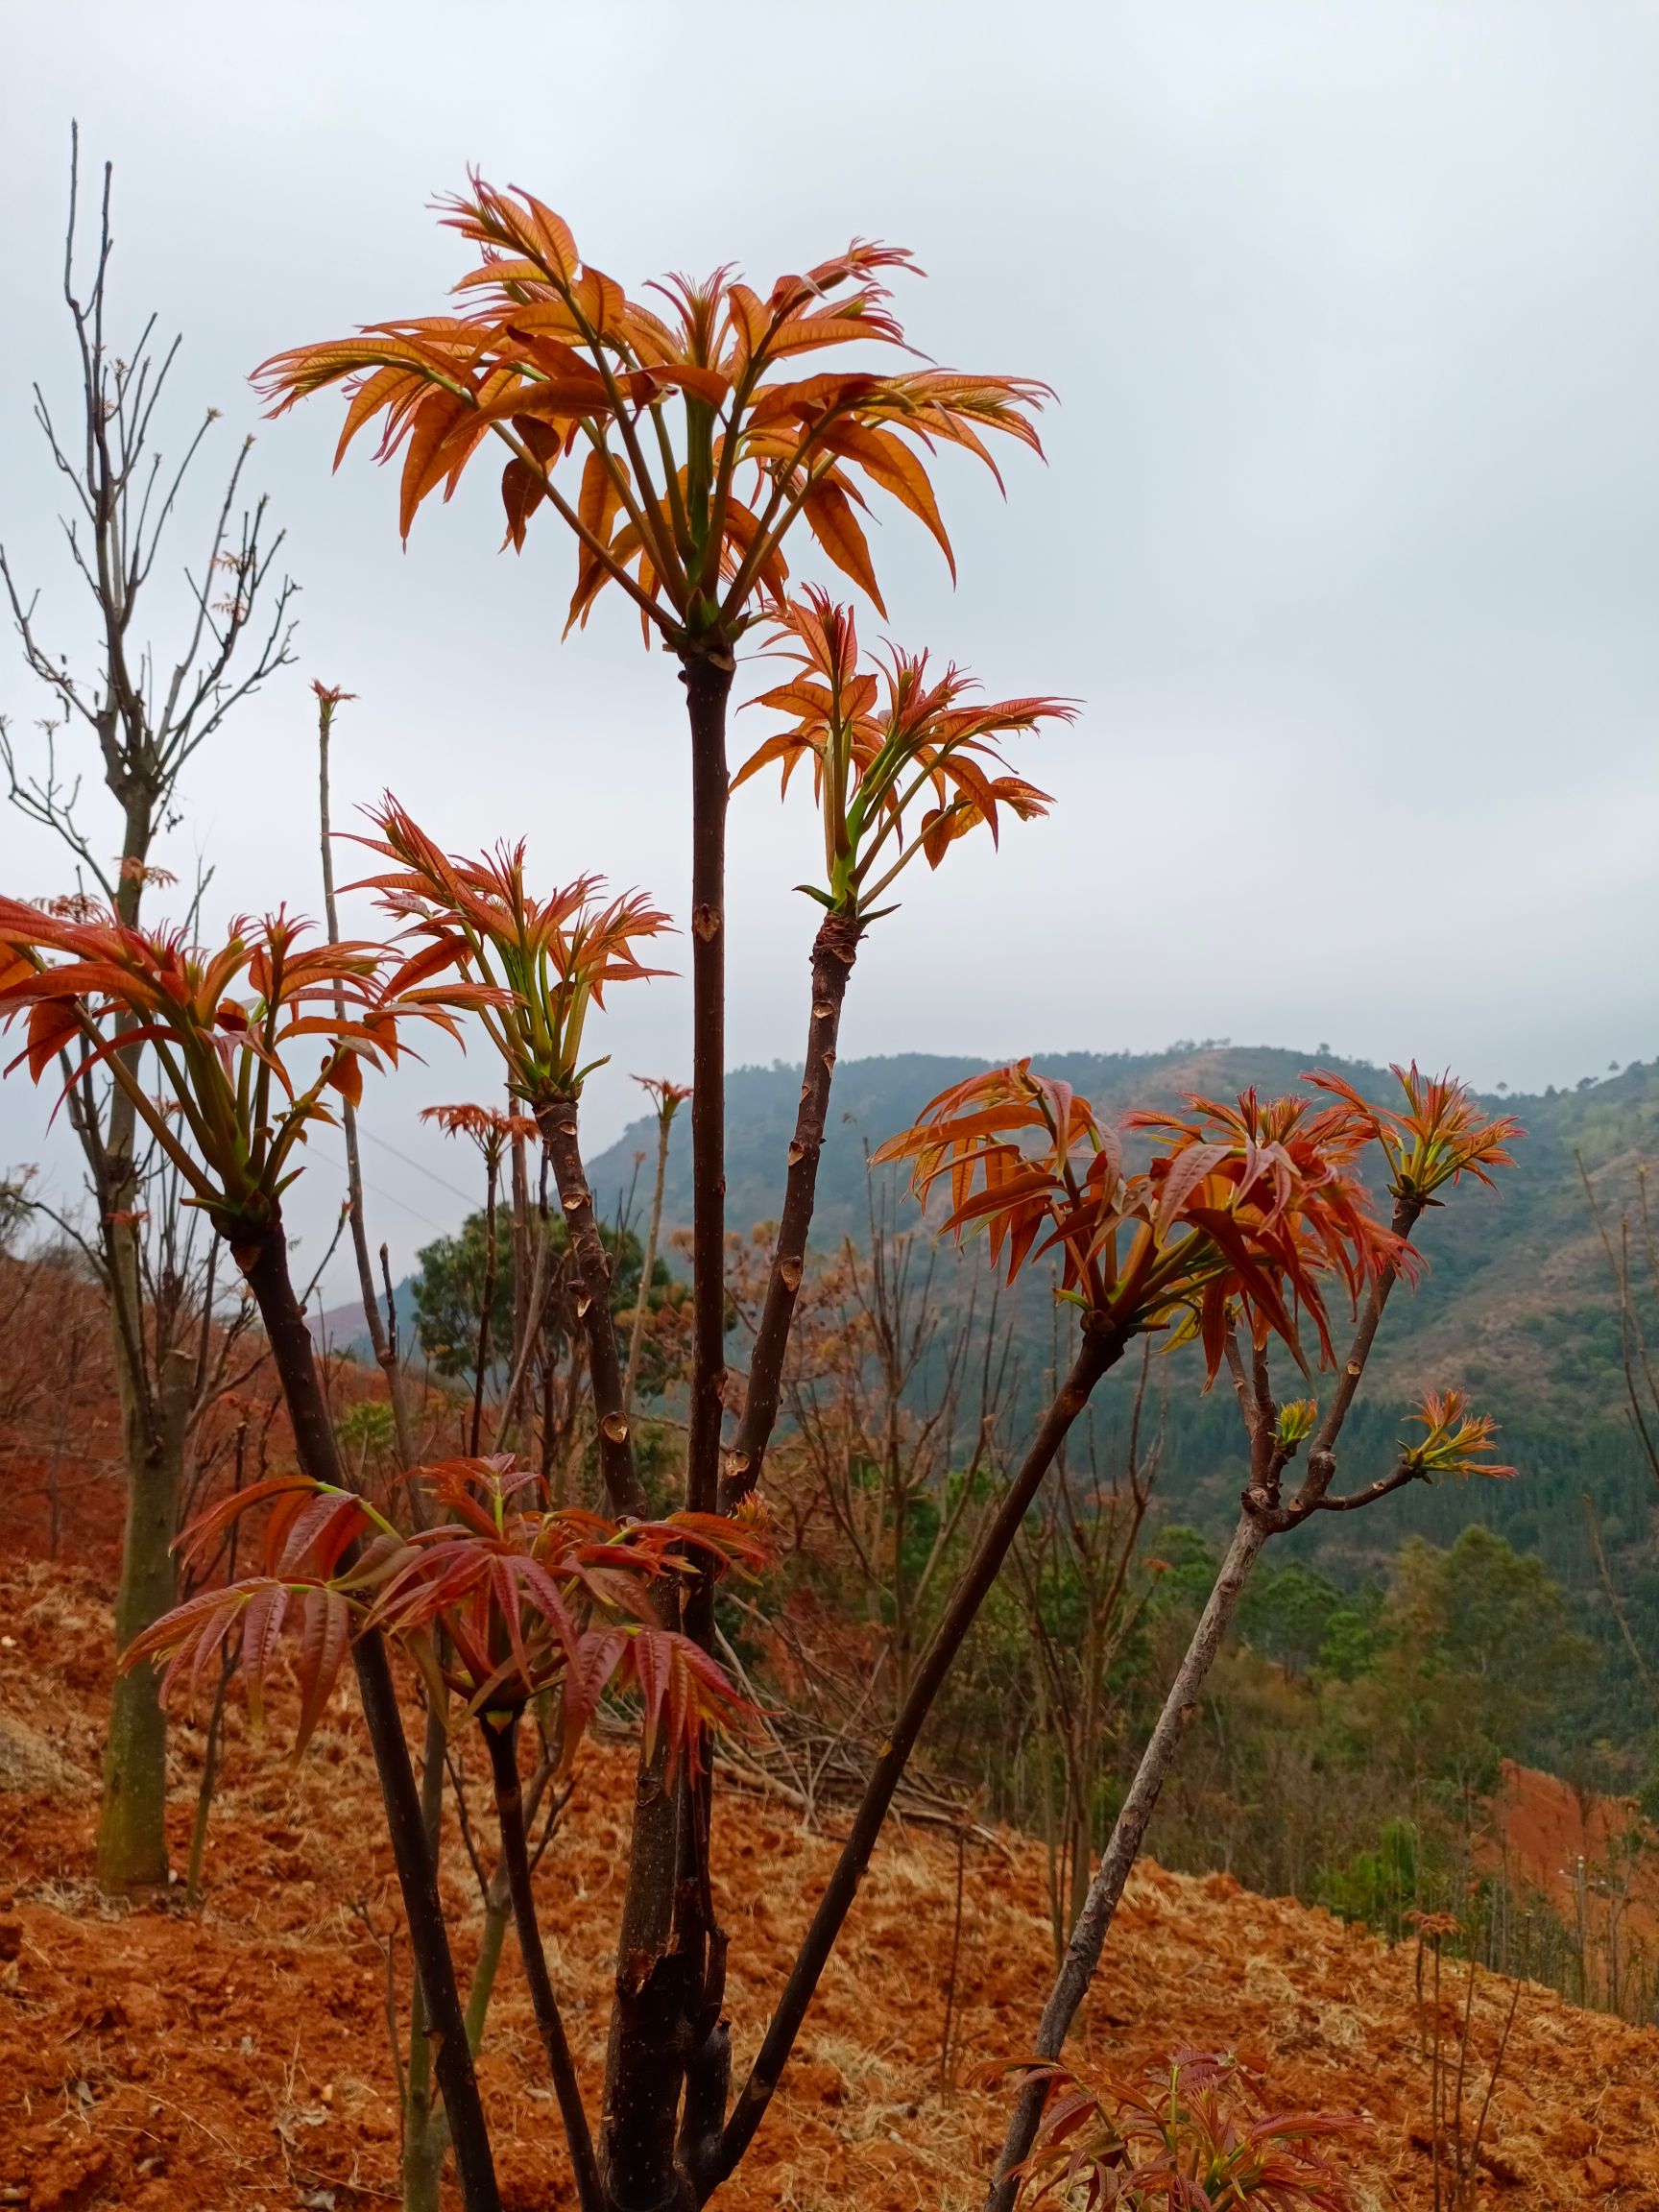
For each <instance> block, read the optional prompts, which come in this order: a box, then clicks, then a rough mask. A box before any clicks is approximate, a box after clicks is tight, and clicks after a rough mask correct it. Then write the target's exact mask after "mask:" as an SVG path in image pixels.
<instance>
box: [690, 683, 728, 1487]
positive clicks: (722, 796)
mask: <svg viewBox="0 0 1659 2212" xmlns="http://www.w3.org/2000/svg"><path fill="white" fill-rule="evenodd" d="M681 674H682V677H683V679H684V681H685V709H686V712H687V714H688V715H689V717H690V722H691V995H692V1041H691V1276H692V1286H693V1292H694V1305H693V1309H692V1352H691V1407H690V1436H689V1440H688V1443H687V1447H686V1479H685V1503H686V1504H687V1505H688V1506H689V1507H690V1508H691V1510H692V1511H693V1512H694V1513H712V1512H713V1510H714V1506H715V1503H716V1498H717V1494H718V1490H719V1482H720V1419H721V1414H722V1412H723V1411H724V1408H725V1396H726V797H727V789H728V779H727V774H726V703H727V701H728V699H729V698H730V697H731V693H732V676H733V666H732V662H731V661H730V660H722V661H714V660H709V658H707V657H706V656H698V657H694V658H690V659H687V660H686V661H685V664H684V666H683V668H682V670H681Z"/></svg>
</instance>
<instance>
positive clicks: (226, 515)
mask: <svg viewBox="0 0 1659 2212" xmlns="http://www.w3.org/2000/svg"><path fill="white" fill-rule="evenodd" d="M70 149H71V150H70V169H69V218H68V224H67V228H66V232H65V239H64V252H63V297H64V301H65V303H66V305H67V307H68V310H69V318H70V322H71V325H72V326H73V329H74V333H75V344H76V350H77V354H78V358H79V363H80V372H81V377H80V390H79V393H78V395H77V398H76V402H75V408H74V429H73V431H70V430H67V429H60V421H59V418H58V417H57V416H55V415H54V412H53V409H52V407H51V405H50V403H49V402H48V400H47V398H46V396H45V393H44V391H43V390H42V389H41V387H40V386H39V385H36V387H35V418H36V421H37V422H38V424H39V426H40V429H41V432H42V434H43V436H44V438H45V441H46V445H47V449H48V451H49V453H50V454H51V457H52V462H53V465H54V467H55V468H56V469H57V471H58V474H59V476H60V479H61V481H62V484H63V485H64V486H65V487H66V488H67V489H66V492H65V500H66V511H65V513H64V514H63V516H62V528H63V540H64V544H65V546H66V547H67V551H68V556H69V561H70V563H71V565H72V566H73V568H74V570H75V572H76V574H77V575H78V576H79V578H80V580H81V583H82V585H83V586H84V589H85V590H86V592H87V593H88V595H89V596H90V598H91V601H92V606H93V610H94V628H95V633H96V637H97V644H96V647H95V650H94V665H93V667H92V668H91V670H90V671H89V672H86V673H82V672H78V671H76V670H75V669H74V668H73V667H72V665H71V662H70V660H69V659H68V657H67V656H66V655H64V654H63V653H61V652H60V651H58V650H56V649H54V648H53V647H52V646H50V645H49V644H48V643H47V641H46V638H45V635H44V633H43V630H42V628H41V625H40V622H39V619H38V612H37V611H38V605H39V601H38V594H37V593H28V594H27V595H26V593H25V590H24V589H23V588H22V587H21V586H20V585H19V583H18V579H17V575H16V572H15V569H14V567H13V565H12V562H11V560H10V559H9V558H8V556H7V553H6V551H5V549H4V548H3V547H0V582H3V583H4V585H5V589H6V593H7V597H8V599H9V601H10V604H11V608H12V618H13V621H14V622H15V624H16V629H17V635H18V637H19V638H20V640H21V643H22V651H23V659H24V662H25V665H26V666H27V668H28V669H29V671H30V673H31V674H32V675H33V676H34V677H35V678H36V680H37V681H38V682H39V683H40V684H41V685H43V686H44V688H45V689H46V691H47V693H48V695H49V697H50V700H51V702H52V705H51V709H50V711H49V712H48V714H47V715H46V716H45V718H44V719H43V721H42V722H41V723H40V725H39V727H40V729H41V732H42V740H41V742H39V743H37V744H36V745H32V746H31V747H30V748H29V749H28V750H27V752H26V751H25V749H24V748H23V746H22V744H21V743H20V742H19V740H18V739H17V738H16V737H15V736H14V734H13V733H12V730H11V728H10V727H9V726H8V725H7V724H6V723H5V722H4V721H0V765H3V766H4V769H5V773H6V777H7V782H8V786H9V793H10V797H11V800H12V805H14V806H15V807H16V808H17V809H18V811H19V812H20V813H22V814H23V815H24V816H26V817H27V818H28V819H29V820H31V821H33V822H35V823H36V824H38V825H39V826H40V827H42V828H43V829H47V830H49V831H50V832H51V833H52V834H53V835H54V836H55V837H56V838H57V839H58V840H59V841H60V844H62V845H63V846H66V847H67V849H68V851H69V853H70V854H71V856H72V860H73V864H74V874H75V878H76V884H77V896H79V897H81V898H87V899H90V898H93V897H95V896H97V895H100V894H101V895H102V897H103V899H105V900H107V901H108V903H109V905H110V906H111V907H112V908H113V910H114V912H115V914H116V915H117V917H118V918H119V920H120V921H121V922H122V923H123V924H124V925H126V926H128V927H134V926H137V924H138V922H139V918H140V913H141V910H142V906H143V901H144V894H145V890H146V887H147V885H148V884H150V883H151V882H152V881H153V880H155V879H156V870H155V868H154V866H153V863H152V852H153V849H154V846H155V843H156V838H157V836H158V835H159V834H161V832H162V831H163V830H165V829H170V828H172V827H173V826H174V825H175V824H176V823H177V820H178V813H177V801H178V795H179V783H180V777H181V775H182V774H183V771H184V769H185V767H186V766H187V764H188V763H189V761H190V760H191V759H192V758H193V757H194V756H195V755H196V753H197V752H198V751H199V750H200V749H201V747H202V746H203V745H204V744H205V742H206V741H207V739H208V738H209V737H211V736H212V735H213V734H214V733H216V732H217V731H218V730H220V729H221V728H222V727H223V726H224V724H225V721H226V719H227V717H228V715H229V714H230V713H231V712H232V711H233V709H235V708H237V707H238V706H239V705H240V704H241V703H242V701H243V700H245V699H246V698H247V697H248V696H249V694H250V693H251V692H252V691H253V690H255V689H256V688H257V687H258V686H259V685H261V684H262V683H264V682H265V680H266V679H267V678H268V677H270V676H271V675H273V674H274V673H275V672H276V670H277V669H278V668H280V667H282V666H283V665H284V664H285V663H286V662H287V661H290V660H291V658H292V653H291V649H290V648H291V640H292V635H293V622H292V619H291V605H292V600H293V595H294V591H295V589H296V588H295V586H294V585H293V583H292V582H291V581H290V580H289V579H288V578H287V577H285V576H283V577H280V578H278V577H277V576H276V573H275V570H274V563H275V561H276V553H277V549H278V547H279V546H280V544H281V541H282V540H281V534H280V533H278V534H277V535H276V537H275V538H271V537H268V535H267V530H266V520H265V501H264V500H263V499H262V498H261V499H259V500H257V501H255V502H253V503H252V504H251V505H250V504H247V503H245V501H244V495H243V493H242V477H243V472H244V469H245V467H246V464H247V459H248V453H249V449H250V446H251V445H252V439H244V441H243V443H242V445H241V446H240V447H239V448H238V450H237V453H236V456H235V458H234V460H233V461H232V463H231V466H230V469H229V474H228V479H227V482H226V485H225V490H224V493H223V496H222V497H221V499H220V500H219V502H218V504H217V507H216V509H214V510H213V511H212V518H211V520H210V522H209V523H208V525H207V527H206V530H205V534H204V549H203V555H202V558H201V562H200V565H199V566H196V567H190V566H188V565H187V566H186V567H185V568H184V571H183V573H184V581H185V586H186V590H187V598H186V601H185V609H184V614H183V624H182V637H181V638H180V644H179V649H178V651H177V654H176V655H174V656H172V657H167V656H162V655H159V654H157V652H156V649H155V648H154V646H153V645H152V644H151V643H150V641H149V639H148V638H147V637H146V635H145V632H144V630H143V629H142V628H141V627H140V621H139V618H140V615H141V613H143V612H144V611H145V610H146V609H147V606H148V601H147V599H146V591H147V588H148V586H149V585H150V583H151V580H152V577H153V576H154V574H155V569H156V560H157V558H158V556H159V553H160V551H161V547H162V542H163V540H164V539H165V538H166V537H167V533H168V528H169V525H170V524H171V523H172V522H173V521H174V520H175V518H176V516H177V515H178V512H179V507H180V494H181V493H182V491H183V488H184V485H185V482H186V479H187V477H188V476H189V474H190V471H191V469H192V467H193V465H194V464H195V462H196V461H197V458H198V456H199V455H200V454H201V452H202V450H203V447H204V441H205V440H206V438H207V434H208V431H209V429H210V427H211V425H212V423H213V422H214V421H215V420H216V419H217V410H216V409H212V408H209V409H207V410H206V411H205V413H204V417H203V419H202V421H200V423H199V424H198V425H197V427H196V429H195V431H194V433H193V435H191V436H190V437H189V438H188V439H187V441H186V443H185V445H184V448H183V452H182V455H181V457H180V459H179V460H178V462H177V463H176V464H172V463H169V462H168V460H167V458H166V456H165V454H164V453H163V452H162V450H161V449H160V446H159V445H158V444H157V443H156V433H157V418H156V410H157V407H158V406H159V404H160V401H161V398H162V395H163V392H164V391H165V389H166V386H167V381H168V377H169V374H170V373H171V371H172V368H173V366H174V363H175V361H176V360H177V358H178V354H179V347H180V340H179V339H178V338H174V339H173V340H172V341H171V343H170V344H168V345H167V346H165V348H160V347H158V346H157V344H156V317H155V316H154V315H152V316H151V317H150V318H149V320H148V321H147V322H145V324H144V325H143V326H142V328H141V329H140V330H139V332H138V336H137V341H136V344H135V345H133V346H132V349H130V351H129V352H128V353H127V354H125V355H121V354H117V353H115V352H114V351H113V350H112V349H111V345H110V342H109V339H108V335H107V329H106V322H107V312H108V278H109V263H110V255H111V251H112V248H113V243H114V241H113V235H112V232H111V229H110V222H109V204H110V170H109V166H108V163H106V165H105V169H104V183H103V192H102V196H101V201H100V208H99V225H98V244H97V251H96V253H95V255H94V257H93V262H92V270H91V280H90V287H89V289H88V290H87V291H86V292H85V294H84V296H83V293H82V291H81V289H80V279H79V278H78V276H77V270H76V260H77V251H76V249H77V216H78V212H79V186H80V142H79V133H78V132H76V133H72V135H71V140H70ZM256 617H257V620H256ZM76 733H85V734H86V735H89V737H90V740H91V742H92V744H93V745H94V746H95V748H96V762H97V768H98V771H99V773H101V775H102V778H103V781H104V783H105V786H106V788H107V789H108V793H109V795H110V797H111V798H112V799H113V800H114V802H115V804H116V805H117V807H118V808H119V810H120V815H121V850H120V854H119V857H118V858H116V859H113V860H109V859H107V858H105V857H102V856H101V855H102V854H104V853H105V851H106V847H105V840H104V838H103V837H102V836H101V835H99V834H98V833H97V832H96V831H95V830H94V829H92V828H90V827H89V826H88V825H87V823H86V821H85V819H84V811H83V806H82V785H83V781H84V776H83V772H82V770H81V768H80V766H79V765H78V764H77V763H76V761H75V760H74V759H73V758H71V757H69V756H70V755H71V754H72V753H73V752H74V750H75V747H74V744H73V742H72V740H73V739H74V737H75V736H76ZM198 895H200V894H198ZM131 1026H132V1023H131V1021H130V1020H127V1021H118V1022H117V1024H116V1033H117V1034H119V1033H120V1031H121V1029H122V1028H123V1027H127V1028H130V1027H131ZM140 1051H141V1047H138V1046H134V1047H132V1063H131V1064H130V1065H133V1066H134V1068H135V1063H136V1062H137V1060H138V1058H139V1056H140ZM69 1107H70V1119H71V1123H72V1126H73V1128H74V1130H75V1134H76V1136H77V1137H78V1139H79V1140H80V1143H81V1149H82V1153H83V1156H84V1161H85V1166H86V1173H87V1180H88V1184H89V1186H90V1192H91V1198H92V1203H93V1208H94V1211H95V1214H96V1222H97V1228H96V1235H95V1240H94V1243H93V1247H92V1248H93V1250H94V1252H95V1256H96V1259H97V1263H98V1267H99V1272H100V1274H101V1276H102V1278H103V1282H104V1286H105V1288H106V1291H107V1294H108V1303H109V1309H110V1319H111V1325H112V1328H113V1331H114V1337H115V1364H116V1373H117V1376H118V1379H119V1383H120V1394H121V1411H122V1424H123V1433H124V1448H125V1456H126V1462H127V1484H128V1495H127V1517H126V1530H125V1540H124V1543H123V1547H122V1563H121V1577H120V1583H119V1587H118V1590H117V1593H116V1600H115V1635H116V1640H117V1643H118V1644H120V1645H123V1646H124V1645H126V1644H127V1643H129V1642H130V1641H131V1640H132V1637H133V1636H135V1635H136V1634H137V1633H138V1632H139V1631H140V1630H141V1629H142V1628H145V1627H147V1626H148V1625H149V1623H151V1622H152V1621H155V1620H156V1619H158V1618H159V1616H160V1615H161V1614H162V1613H164V1612H165V1611H166V1610H167V1608H168V1606H169V1605H170V1604H171V1603H172V1602H173V1596H174V1576H173V1562H172V1555H171V1551H170V1546H171V1544H172V1541H173V1537H174V1534H175V1532H176V1528H177V1523H178V1513H179V1505H180V1497H181V1494H182V1490H183V1488H184V1484H185V1479H186V1476H185V1468H186V1459H187V1455H188V1450H189V1438H190V1435H191V1433H192V1431H193V1428H194V1425H195V1423H196V1421H197V1420H198V1419H199V1417H200V1414H201V1412H202V1410H203V1403H204V1402H203V1397H202V1390H203V1386H204V1383H206V1382H207V1381H209V1380H210V1379H211V1376H212V1374H213V1373H214V1372H216V1371H217V1368H218V1362H217V1360H206V1361H204V1358H203V1355H202V1351H201V1343H202V1331H203V1329H204V1326H205V1322H206V1317H207V1314H208V1312H209V1310H210V1306H211V1284H210V1279H207V1278H205V1277H200V1276H199V1279H198V1281H197V1284H196V1286H195V1287H194V1288H192V1287H191V1278H190V1275H189V1273H188V1272H187V1273H185V1274H180V1272H179V1268H180V1265H181V1264H187V1263H188V1262H190V1260H191V1256H192V1254H193V1251H194V1246H193V1244H192V1241H191V1239H190V1238H188V1236H183V1237H181V1236H180V1228H179V1223H178V1221H177V1219H176V1218H175V1219H172V1220H168V1219H165V1218H161V1217H159V1216H158V1214H157V1211H156V1207H157V1202H161V1203H162V1204H164V1205H167V1206H171V1205H173V1204H174V1203H175V1202H176V1199H177V1196H178V1189H177V1182H176V1179H171V1178H170V1179H165V1187H164V1188H163V1187H162V1186H160V1185H157V1186H156V1188H154V1189H147V1188H146V1179H147V1172H146V1166H145V1162H144V1160H143V1159H142V1158H141V1157H140V1153H139V1149H138V1147H137V1145H136V1143H135V1135H136V1124H135V1120H134V1114H133V1108H132V1104H131V1102H130V1100H129V1099H128V1097H127V1095H126V1094H125V1093H124V1091H123V1090H122V1088H121V1087H120V1086H119V1085H117V1084H108V1085H106V1084H102V1083H94V1082H93V1081H92V1080H91V1078H90V1077H88V1076H83V1077H81V1078H80V1079H79V1080H77V1081H76V1082H74V1083H73V1084H72V1086H71V1089H70V1094H69ZM147 1216H148V1217H149V1218H148V1226H147V1221H146V1217H147ZM147 1241H150V1242H154V1243H155V1245H156V1257H155V1259H154V1262H151V1261H148V1260H147V1258H146V1245H147ZM208 1241H209V1245H210V1243H211V1240H210V1239H209V1240H208ZM147 1275H149V1276H150V1277H151V1278H152V1280H151V1281H150V1282H148V1283H147V1281H146V1277H147ZM156 1292H158V1293H159V1295H158V1296H157V1295H154V1294H153V1293H156ZM165 1748H166V1738H165V1722H164V1720H163V1718H162V1715H161V1711H160V1707H159V1705H158V1703H157V1700H156V1683H155V1678H154V1676H153V1674H152V1673H151V1671H150V1670H149V1669H148V1668H145V1669H140V1670H138V1671H134V1672H132V1673H131V1674H126V1675H122V1676H120V1677H118V1679H117V1683H116V1688H115V1691H114V1695H113V1699H112V1702H111V1708H110V1717H109V1737H108V1747H107V1750H106V1756H105V1768H104V1804H103V1811H102V1815H101V1817H100V1821H99V1831H98V1870H99V1879H100V1880H101V1881H102V1882H103V1883H104V1885H105V1887H108V1888H112V1889H123V1888H129V1887H138V1886H143V1885H147V1884H151V1883H156V1882H162V1881H164V1880H165V1879H166V1874H167V1849H166V1834H165V1820H164V1814H165V1793H166V1760H165Z"/></svg>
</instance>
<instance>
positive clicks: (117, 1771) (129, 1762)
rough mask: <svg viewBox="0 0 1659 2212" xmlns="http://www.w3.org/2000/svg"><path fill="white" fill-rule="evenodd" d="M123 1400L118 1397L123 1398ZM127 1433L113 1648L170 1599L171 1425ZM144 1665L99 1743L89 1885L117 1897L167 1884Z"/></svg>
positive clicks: (127, 1680)
mask: <svg viewBox="0 0 1659 2212" xmlns="http://www.w3.org/2000/svg"><path fill="white" fill-rule="evenodd" d="M123 1395H124V1396H125V1395H126V1393H125V1392H123ZM126 1431H127V1520H126V1527H125V1528H124V1530H123V1532H122V1539H121V1575H120V1579H119V1581H118V1582H117V1584H116V1588H115V1648H116V1650H117V1652H121V1651H125V1650H126V1648H127V1647H128V1645H129V1644H131V1643H132V1640H133V1638H134V1637H136V1636H138V1635H141V1634H142V1633H143V1631H144V1630H145V1629H146V1628H148V1627H150V1626H151V1625H152V1623H155V1622H156V1621H159V1620H160V1618H161V1616H162V1614H163V1613H165V1612H166V1611H167V1610H168V1609H169V1607H170V1606H171V1605H172V1603H173V1601H174V1598H175V1595H176V1587H177V1576H176V1574H175V1569H174V1560H173V1539H174V1536H175V1535H176V1534H177V1533H178V1520H179V1501H180V1496H181V1494H182V1491H183V1482H184V1434H183V1424H182V1422H181V1421H177V1420H176V1421H166V1422H163V1423H161V1424H160V1425H159V1426H158V1427H157V1429H156V1431H154V1432H153V1433H152V1435H151V1436H150V1438H149V1439H148V1441H146V1440H145V1438H144V1436H143V1433H142V1430H141V1427H140V1424H139V1423H138V1422H137V1421H136V1420H134V1419H132V1418H129V1420H128V1422H127V1424H126ZM159 1682H160V1677H159V1675H158V1674H157V1673H156V1670H155V1668H154V1667H150V1666H144V1667H134V1668H132V1671H130V1672H125V1673H123V1672H119V1671H118V1672H117V1673H116V1676H115V1683H114V1688H113V1690H112V1691H111V1693H110V1697H109V1733H108V1737H107V1738H106V1740H105V1745H104V1798H103V1803H102V1805H101V1807H100V1809H99V1815H98V1857H97V1867H98V1884H99V1887H101V1888H103V1889H106V1890H109V1891H111V1892H121V1891H127V1890H132V1889H143V1888H154V1887H165V1885H166V1881H167V1717H166V1715H165V1714H164V1713H163V1712H162V1710H161V1700H160V1695H159Z"/></svg>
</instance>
